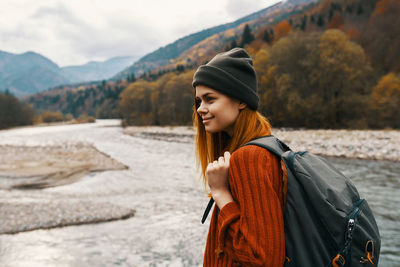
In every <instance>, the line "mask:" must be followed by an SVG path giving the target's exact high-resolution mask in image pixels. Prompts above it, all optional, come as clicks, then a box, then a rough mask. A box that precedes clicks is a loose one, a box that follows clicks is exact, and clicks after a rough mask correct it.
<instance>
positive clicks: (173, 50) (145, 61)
mask: <svg viewBox="0 0 400 267" xmlns="http://www.w3.org/2000/svg"><path fill="white" fill-rule="evenodd" d="M295 1H302V2H314V1H315V0H295ZM288 2H290V1H288ZM282 3H283V2H279V3H277V4H275V5H272V6H270V7H267V8H264V9H261V10H259V11H257V12H254V13H252V14H250V15H248V16H245V17H243V18H240V19H238V20H236V21H234V22H231V23H226V24H223V25H218V26H215V27H212V28H209V29H205V30H202V31H200V32H197V33H193V34H190V35H188V36H185V37H183V38H180V39H178V40H177V41H175V42H173V43H171V44H168V45H166V46H164V47H161V48H159V49H157V50H156V51H154V52H152V53H150V54H147V55H145V56H144V57H142V58H141V59H139V60H138V61H137V62H135V63H134V64H133V65H132V66H129V67H128V68H126V69H124V70H123V71H121V72H120V73H118V74H117V75H115V76H114V77H113V80H120V79H123V78H126V77H127V76H128V74H131V73H134V74H135V76H137V77H138V76H140V75H141V74H143V73H144V72H146V71H149V70H152V69H155V68H158V67H161V66H164V65H167V64H169V63H170V61H171V60H173V59H175V58H177V57H179V56H180V55H181V54H182V53H183V52H184V51H185V50H187V49H189V48H191V47H193V46H194V45H195V44H197V43H199V42H201V41H203V40H204V39H206V38H208V37H210V36H212V35H214V34H217V33H220V32H224V31H226V30H229V29H232V28H236V27H238V26H239V25H241V24H243V23H245V22H248V21H252V20H256V19H258V18H262V17H266V16H268V15H271V14H272V13H273V12H274V11H275V10H277V9H278V8H279V7H280V6H281V4H282Z"/></svg>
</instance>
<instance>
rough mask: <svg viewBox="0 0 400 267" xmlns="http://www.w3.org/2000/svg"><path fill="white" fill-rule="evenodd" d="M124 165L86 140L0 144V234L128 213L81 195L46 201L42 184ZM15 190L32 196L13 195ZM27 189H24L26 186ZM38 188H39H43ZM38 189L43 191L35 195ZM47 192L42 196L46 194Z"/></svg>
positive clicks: (50, 184) (65, 182)
mask: <svg viewBox="0 0 400 267" xmlns="http://www.w3.org/2000/svg"><path fill="white" fill-rule="evenodd" d="M125 169H128V167H127V166H125V165H124V164H122V163H120V162H118V161H117V160H115V159H113V158H111V157H110V156H109V155H106V154H104V153H102V152H101V151H99V150H97V149H96V148H95V147H94V146H92V145H90V144H86V143H79V142H78V143H64V144H63V145H58V146H54V145H52V146H16V145H0V193H1V190H2V192H3V195H4V194H11V195H10V197H9V198H7V197H3V198H1V199H0V218H1V220H0V234H15V233H19V232H25V231H31V230H36V229H49V228H55V227H63V226H68V225H80V224H88V223H100V222H107V221H112V220H120V219H126V218H129V217H132V216H134V214H135V211H134V210H133V209H130V208H126V207H120V206H117V205H113V204H110V203H98V202H91V201H87V200H82V199H81V198H79V197H78V198H72V199H70V200H59V199H57V198H55V199H51V201H49V200H48V199H46V198H47V197H48V194H46V193H45V192H43V191H41V190H40V189H44V188H51V187H56V186H61V185H68V184H71V183H74V182H76V181H79V180H80V179H81V178H83V177H85V176H87V175H90V174H91V173H95V172H102V171H112V170H125ZM15 190H25V191H26V192H28V191H29V194H27V195H30V194H32V195H33V196H34V198H33V199H32V198H28V200H24V199H20V198H14V197H13V194H12V193H13V192H15ZM27 190H28V191H27ZM41 192H42V194H41ZM37 195H42V198H41V197H37ZM45 196H46V197H45Z"/></svg>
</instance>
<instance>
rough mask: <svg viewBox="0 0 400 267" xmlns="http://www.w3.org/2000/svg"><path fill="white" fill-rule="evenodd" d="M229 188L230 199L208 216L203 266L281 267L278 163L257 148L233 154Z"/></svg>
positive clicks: (283, 255)
mask: <svg viewBox="0 0 400 267" xmlns="http://www.w3.org/2000/svg"><path fill="white" fill-rule="evenodd" d="M229 185H230V189H231V193H232V196H233V199H234V201H233V202H230V203H228V204H226V205H225V206H224V207H223V208H222V209H221V210H220V212H219V213H218V212H217V211H215V210H214V212H213V218H212V220H211V224H210V231H209V236H208V240H207V246H208V247H209V249H207V246H206V252H205V253H206V254H205V262H204V265H205V266H232V264H234V263H236V264H237V265H241V266H273V267H277V266H283V262H284V258H285V240H284V223H283V214H282V205H283V193H282V192H283V190H282V186H283V185H282V170H281V167H280V164H279V161H278V160H277V158H276V157H275V156H273V155H272V154H271V153H270V152H268V151H267V150H265V149H263V148H260V147H258V146H245V147H242V148H240V149H239V150H237V151H236V152H234V153H233V154H232V157H231V160H230V166H229ZM207 250H209V251H207ZM211 252H214V253H211ZM207 254H214V256H213V255H209V256H207Z"/></svg>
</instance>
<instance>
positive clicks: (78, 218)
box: [0, 201, 135, 234]
mask: <svg viewBox="0 0 400 267" xmlns="http://www.w3.org/2000/svg"><path fill="white" fill-rule="evenodd" d="M0 211H1V212H0V216H1V218H2V220H0V234H16V233H19V232H25V231H31V230H37V229H50V228H56V227H63V226H69V225H81V224H89V223H101V222H108V221H113V220H121V219H127V218H130V217H132V216H134V214H135V210H133V209H128V208H124V207H121V206H117V205H113V204H110V203H94V202H89V201H68V202H67V201H61V202H58V201H56V202H54V203H45V202H30V203H0Z"/></svg>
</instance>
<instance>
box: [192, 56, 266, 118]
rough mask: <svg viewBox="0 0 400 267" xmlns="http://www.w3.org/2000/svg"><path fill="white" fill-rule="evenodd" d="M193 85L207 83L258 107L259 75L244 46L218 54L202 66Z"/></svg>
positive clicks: (253, 106) (215, 88)
mask: <svg viewBox="0 0 400 267" xmlns="http://www.w3.org/2000/svg"><path fill="white" fill-rule="evenodd" d="M192 85H193V87H194V88H195V87H196V86H197V85H205V86H208V87H210V88H212V89H214V90H217V91H220V92H221V93H223V94H226V95H228V96H231V97H234V98H236V99H239V100H241V101H242V102H244V103H246V104H247V105H248V106H249V107H250V108H251V109H253V110H257V108H258V101H259V98H258V95H257V77H256V72H255V70H254V68H253V61H252V60H251V58H250V57H249V55H248V54H247V53H246V51H245V50H244V49H242V48H233V49H232V50H230V51H228V52H223V53H220V54H217V55H216V56H215V57H214V58H213V59H212V60H211V61H210V62H208V63H207V64H206V65H202V66H200V67H199V68H198V69H197V71H196V73H195V74H194V77H193V83H192Z"/></svg>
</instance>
